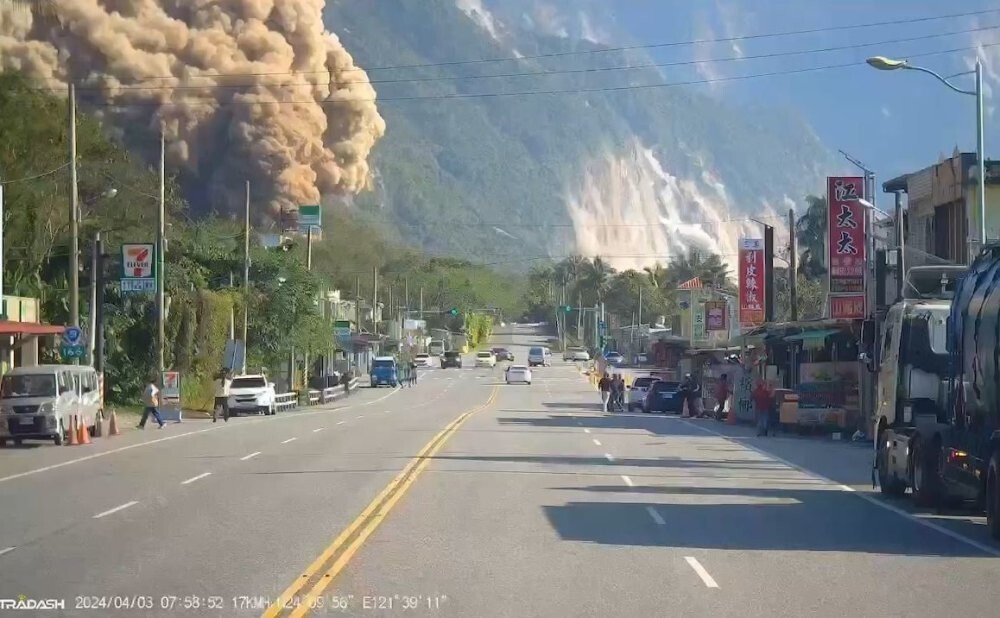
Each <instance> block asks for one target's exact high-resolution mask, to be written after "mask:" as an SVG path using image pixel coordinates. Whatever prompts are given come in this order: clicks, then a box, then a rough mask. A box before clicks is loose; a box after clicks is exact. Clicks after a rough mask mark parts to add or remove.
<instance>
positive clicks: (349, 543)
mask: <svg viewBox="0 0 1000 618" xmlns="http://www.w3.org/2000/svg"><path fill="white" fill-rule="evenodd" d="M498 392H499V387H497V386H494V387H493V391H492V392H491V393H490V396H489V398H488V399H487V400H486V402H485V403H483V404H482V405H479V406H477V407H475V408H473V409H471V410H469V411H467V412H465V413H463V414H462V415H460V416H459V417H458V418H456V419H455V420H453V421H452V422H450V423H448V426H447V427H445V428H444V429H442V430H441V432H440V433H438V434H437V435H436V436H434V438H433V439H432V440H431V441H430V442H428V443H427V445H426V446H424V448H422V449H421V450H420V452H419V453H417V456H416V457H414V458H413V459H411V460H410V462H409V463H408V464H407V465H406V467H405V468H403V471H402V472H400V473H399V474H398V475H397V476H396V478H394V479H392V481H391V482H390V483H389V484H388V485H386V486H385V489H383V490H382V491H381V492H380V493H379V495H378V496H376V497H375V499H374V500H372V501H371V502H370V503H369V504H368V506H367V507H365V510H363V511H362V512H361V514H360V515H358V517H357V518H356V519H355V520H354V521H353V522H351V525H349V526H348V527H347V528H345V529H344V531H343V532H341V533H340V534H339V535H337V538H335V539H334V540H333V542H332V543H330V545H329V546H328V547H327V548H326V549H325V550H323V553H321V554H320V555H319V556H318V557H317V558H316V559H315V560H313V561H312V563H311V564H310V565H309V566H308V567H306V570H305V571H304V572H303V573H302V575H301V576H299V577H298V578H296V580H295V581H294V582H292V584H291V585H290V586H288V588H286V589H285V591H284V592H282V593H281V596H280V597H278V599H277V600H276V601H274V602H273V603H272V604H271V605H270V606H269V607H268V608H267V610H265V611H264V614H263V617H264V618H274V617H276V616H279V615H281V614H282V613H283V612H286V611H288V612H290V613H289V614H288V616H290V617H291V618H296V617H299V616H304V615H306V614H307V613H308V612H309V610H310V609H311V608H312V607H313V606H314V605H315V604H316V600H317V599H319V597H320V595H322V594H323V591H324V590H326V589H327V587H329V586H330V584H331V583H333V580H334V578H336V577H337V575H338V574H339V573H340V572H341V571H342V570H343V569H344V567H345V566H347V563H348V562H350V560H351V558H352V557H353V556H354V554H355V553H357V551H358V550H359V549H361V546H362V545H364V543H365V541H366V540H367V539H368V537H369V536H371V534H372V533H373V532H375V530H376V529H377V528H378V527H379V524H381V523H382V521H383V520H384V519H385V518H386V516H387V515H388V514H389V512H390V511H391V510H392V508H393V507H394V506H395V505H396V503H397V502H398V501H399V499H400V498H401V497H402V496H403V494H405V493H406V491H407V490H408V489H409V488H410V486H411V485H413V483H414V481H416V480H417V477H418V476H420V473H421V472H423V471H424V469H425V468H426V467H427V466H429V465H430V462H431V459H432V458H433V457H434V455H436V454H437V453H438V451H440V450H441V448H442V447H444V445H445V443H446V442H447V441H448V440H449V439H450V438H451V436H452V435H454V434H455V432H457V431H458V428H459V427H461V426H462V423H464V422H465V421H466V419H468V418H469V417H470V416H472V415H473V414H475V413H476V412H478V411H480V410H482V409H484V408H487V407H489V406H490V405H491V404H492V403H493V402H494V400H496V397H497V393H498ZM331 561H332V564H331ZM328 564H329V567H327V568H326V570H325V571H324V570H323V568H324V567H326V566H327V565H328ZM310 584H312V586H311V587H310V588H309V591H308V592H306V593H305V594H304V595H302V594H301V593H302V591H303V590H305V589H306V587H307V586H309V585H310Z"/></svg>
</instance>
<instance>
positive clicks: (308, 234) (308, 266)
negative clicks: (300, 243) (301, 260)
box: [306, 225, 313, 271]
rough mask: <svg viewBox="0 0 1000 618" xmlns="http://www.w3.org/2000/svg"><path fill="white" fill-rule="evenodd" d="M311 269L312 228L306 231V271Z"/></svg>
mask: <svg viewBox="0 0 1000 618" xmlns="http://www.w3.org/2000/svg"><path fill="white" fill-rule="evenodd" d="M312 269H313V226H311V225H310V226H309V229H308V230H306V270H307V271H311V270H312Z"/></svg>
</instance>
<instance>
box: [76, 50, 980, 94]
mask: <svg viewBox="0 0 1000 618" xmlns="http://www.w3.org/2000/svg"><path fill="white" fill-rule="evenodd" d="M998 45H1000V43H988V44H982V45H972V46H967V47H955V48H952V49H945V50H940V51H933V52H922V53H916V54H908V56H907V57H908V58H925V57H929V56H941V55H947V54H954V53H959V52H967V51H971V50H977V49H985V48H990V47H996V46H998ZM862 65H864V62H863V61H860V60H856V61H852V62H842V63H837V64H827V65H821V66H814V67H806V68H801V69H783V70H780V71H769V72H765V73H752V74H749V75H732V76H727V77H714V78H705V79H696V80H688V81H681V82H659V83H653V84H630V85H628V86H604V87H594V88H565V89H558V90H521V91H513V92H481V93H452V94H443V95H426V96H398V97H375V98H351V99H347V98H345V99H331V98H327V99H323V100H311V101H302V100H287V99H286V100H278V99H274V100H250V101H248V103H250V104H254V105H315V104H316V103H321V104H323V103H332V104H339V103H359V102H372V103H374V102H379V103H391V102H402V101H446V100H452V99H485V98H498V97H515V96H531V95H540V94H590V93H599V92H621V91H630V90H650V89H659V88H675V87H678V86H699V85H705V84H716V83H722V82H732V81H744V80H748V79H758V78H762V77H778V76H785V75H798V74H801V73H814V72H817V71H827V70H831V69H843V68H849V67H856V66H862ZM192 99H195V100H203V101H205V102H206V104H216V105H217V106H219V107H223V106H228V105H231V104H232V102H228V103H223V102H220V101H218V99H216V98H214V97H187V98H186V99H184V100H185V101H190V100H192ZM177 104H179V102H177V101H162V102H161V101H135V102H129V103H115V102H109V101H106V102H99V103H91V104H90V105H93V106H95V107H119V108H128V107H143V106H156V107H161V106H164V105H177Z"/></svg>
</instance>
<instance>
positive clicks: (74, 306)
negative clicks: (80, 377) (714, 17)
mask: <svg viewBox="0 0 1000 618" xmlns="http://www.w3.org/2000/svg"><path fill="white" fill-rule="evenodd" d="M69 185H70V187H69V230H70V246H69V323H70V326H77V327H79V326H80V205H79V203H78V200H79V196H80V193H79V187H78V178H77V173H76V85H75V84H74V83H73V82H72V81H71V82H70V83H69ZM78 362H79V360H78V359H73V363H74V364H76V363H78Z"/></svg>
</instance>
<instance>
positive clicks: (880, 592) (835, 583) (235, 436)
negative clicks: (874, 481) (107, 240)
mask: <svg viewBox="0 0 1000 618" xmlns="http://www.w3.org/2000/svg"><path fill="white" fill-rule="evenodd" d="M535 340H536V337H535V336H534V335H531V334H528V333H526V332H525V331H523V330H514V331H507V332H505V333H501V334H500V335H499V336H498V337H497V341H496V343H497V345H514V346H516V349H515V354H516V355H517V357H518V358H521V359H523V358H524V355H525V353H526V349H524V348H523V346H526V345H528V344H530V343H531V342H532V341H535ZM468 364H471V363H467V366H468ZM501 377H502V374H501V373H500V372H499V370H486V369H468V368H467V369H463V370H446V371H442V370H428V371H425V372H423V373H422V374H421V379H420V384H419V385H418V386H417V387H416V388H414V389H412V390H402V391H398V392H395V391H390V390H388V389H382V390H378V391H376V390H365V391H364V392H362V393H361V394H359V395H358V396H357V397H356V399H354V400H353V401H351V402H349V403H345V404H338V405H336V406H334V407H332V408H328V409H322V410H314V411H309V412H300V413H289V414H285V415H279V416H278V417H275V418H272V417H268V418H262V419H253V418H248V419H237V420H236V421H233V422H230V423H229V424H228V425H225V426H216V427H213V426H212V425H211V424H210V423H208V424H206V423H195V422H191V423H185V424H184V425H183V426H176V427H170V428H168V429H165V430H163V432H162V434H161V433H159V432H153V431H150V430H147V431H146V432H145V433H144V434H138V433H133V434H130V435H128V436H122V437H121V439H120V441H118V442H115V441H113V440H109V441H101V442H100V444H98V445H94V446H91V447H73V448H70V447H63V448H55V447H44V448H39V449H32V450H13V449H10V450H5V451H2V452H0V552H2V551H4V549H5V548H7V547H13V548H14V549H12V550H10V551H7V552H6V553H3V554H0V598H2V597H5V596H7V597H11V596H15V595H17V594H25V595H27V596H28V597H32V598H49V597H57V598H63V599H66V602H67V607H68V609H70V610H72V609H73V607H74V606H75V605H76V602H77V597H86V596H87V595H90V596H93V597H97V599H96V600H98V601H99V600H101V598H102V597H112V596H116V597H125V598H126V599H127V600H128V601H129V602H131V603H147V602H152V604H153V606H154V607H153V608H152V609H145V608H142V609H134V610H132V611H130V612H127V611H119V612H116V611H108V610H91V611H79V612H74V611H68V612H67V614H69V615H86V614H91V615H94V613H95V612H97V614H96V615H163V616H166V615H177V614H178V613H180V614H188V615H211V616H230V615H239V616H243V615H248V616H249V615H262V614H263V615H269V616H270V615H302V614H305V613H309V612H306V611H305V610H307V609H308V605H310V604H311V605H312V606H313V607H314V610H313V611H312V612H311V615H338V614H341V615H362V616H395V615H400V614H402V615H428V616H519V617H520V616H653V615H715V616H730V615H732V616H748V615H749V616H798V615H822V616H826V615H829V616H838V617H842V616H844V615H858V616H868V615H886V616H941V615H957V614H966V615H976V616H988V615H995V614H996V611H997V609H996V608H997V607H1000V591H998V590H997V588H996V585H995V583H996V582H997V581H1000V559H998V556H1000V546H997V545H995V544H993V543H991V542H990V541H988V539H987V538H986V534H985V531H984V530H983V525H982V521H981V518H978V517H975V516H971V515H968V514H962V513H958V514H955V513H945V514H937V513H919V512H913V511H910V510H908V508H909V507H908V506H907V504H906V502H903V501H900V502H897V503H884V502H881V501H880V499H879V498H877V497H873V494H871V493H870V483H869V482H868V470H867V465H868V459H867V456H868V454H867V451H866V450H864V449H861V448H858V447H854V446H851V445H846V444H832V443H826V442H817V441H810V440H801V439H795V438H777V439H774V438H767V439H761V438H754V437H751V436H750V433H751V432H750V431H749V430H747V429H744V428H742V427H729V426H725V425H722V424H719V423H716V422H714V421H689V420H683V419H679V418H676V417H659V416H647V415H642V414H630V415H619V416H608V415H604V414H601V413H600V412H599V411H598V409H597V403H596V401H597V398H596V395H595V393H594V392H593V391H592V390H590V387H588V386H587V383H586V382H585V380H584V379H583V378H582V377H581V375H580V374H579V371H578V370H577V368H576V367H574V366H572V365H568V364H563V363H560V362H558V361H557V362H556V365H555V366H553V367H547V368H538V369H536V370H535V380H534V383H533V384H531V385H530V386H523V385H516V386H513V385H512V386H506V385H503V384H502V383H501ZM206 430H207V431H206ZM163 438H167V439H163ZM116 440H118V439H116ZM145 440H150V441H153V442H148V443H145V444H142V441H145ZM155 440H159V441H155ZM133 445H134V446H133ZM122 447H130V448H126V449H125V450H115V449H121V448H122ZM102 448H103V449H104V450H103V451H101V450H99V449H102ZM88 449H89V450H88ZM101 453H104V454H101ZM255 453H256V454H255ZM90 454H98V455H99V456H97V457H92V458H90V459H85V460H82V461H80V460H79V458H81V457H85V456H89V455H90ZM251 455H252V456H251ZM54 464H55V465H59V467H56V468H51V469H43V470H41V471H38V472H33V471H34V470H37V469H39V468H42V467H44V466H51V465H54ZM60 464H61V465H60ZM808 470H812V471H813V472H809V471H808ZM25 473H28V474H26V475H25ZM206 473H208V476H204V475H205V474H206ZM11 475H22V476H14V477H13V478H11ZM821 475H822V476H821ZM126 505H127V506H126ZM116 508H118V509H120V510H114V509H116ZM283 593H285V594H286V595H287V598H288V599H290V601H288V602H287V603H285V604H284V605H285V606H284V607H280V606H273V608H272V609H271V610H270V611H267V607H266V606H267V603H268V602H269V601H273V600H276V599H279V597H281V595H282V594H283ZM136 598H137V599H136ZM85 602H90V600H89V599H85ZM119 602H121V601H120V600H119ZM194 603H200V605H201V607H200V608H198V609H194V608H192V609H186V608H185V606H186V605H192V604H194ZM171 604H173V605H172V608H171V607H170V606H171ZM217 604H218V605H220V606H219V607H217V606H216V605H217ZM208 605H211V607H208Z"/></svg>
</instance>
